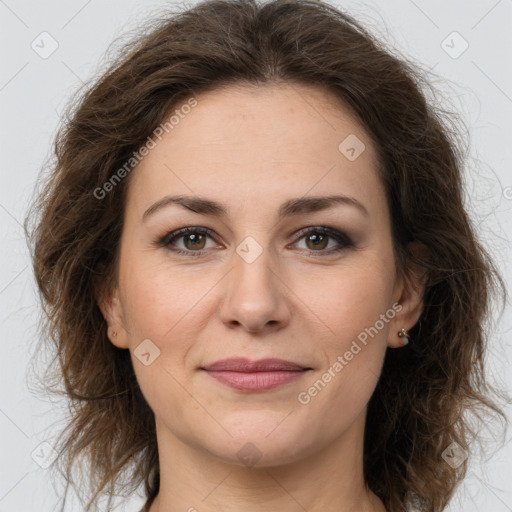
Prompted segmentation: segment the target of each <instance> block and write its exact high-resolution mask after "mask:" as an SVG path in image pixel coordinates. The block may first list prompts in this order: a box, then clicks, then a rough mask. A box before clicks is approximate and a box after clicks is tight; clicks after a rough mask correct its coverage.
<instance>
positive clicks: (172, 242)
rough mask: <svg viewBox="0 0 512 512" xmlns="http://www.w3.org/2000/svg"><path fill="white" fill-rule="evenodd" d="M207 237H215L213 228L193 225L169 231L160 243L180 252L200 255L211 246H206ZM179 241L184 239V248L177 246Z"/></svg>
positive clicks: (188, 254)
mask: <svg viewBox="0 0 512 512" xmlns="http://www.w3.org/2000/svg"><path fill="white" fill-rule="evenodd" d="M207 238H212V239H213V231H212V230H210V229H208V228H203V227H193V226H191V227H186V228H183V229H179V230H178V231H173V232H172V233H169V234H168V235H166V236H164V237H163V238H162V239H161V240H160V241H159V245H160V246H163V247H167V248H169V249H170V250H172V251H174V252H176V253H178V254H186V255H187V256H199V255H201V254H203V251H205V250H206V249H208V248H209V247H206V241H207ZM178 241H182V244H183V245H182V247H184V249H181V248H179V247H177V245H179V244H177V242H178Z"/></svg>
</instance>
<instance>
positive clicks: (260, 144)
mask: <svg viewBox="0 0 512 512" xmlns="http://www.w3.org/2000/svg"><path fill="white" fill-rule="evenodd" d="M194 99H195V101H196V103H195V106H193V107H190V108H186V109H185V108H183V109H182V108H181V106H182V105H185V102H184V103H182V104H181V106H180V105H177V106H175V107H174V108H173V111H172V112H170V113H169V115H168V116H167V118H166V120H168V119H169V118H170V116H171V115H173V114H174V117H173V125H172V129H170V130H168V132H166V133H164V134H163V135H162V137H161V140H158V139H156V138H155V142H156V145H155V146H154V148H153V149H151V151H150V152H149V153H148V154H147V155H146V156H145V157H144V158H143V160H142V161H141V163H140V164H139V165H138V166H137V168H136V169H135V170H134V171H132V172H133V174H134V175H133V176H132V182H131V185H130V187H129V188H130V190H129V194H128V201H129V202H130V204H131V205H132V206H134V207H136V209H137V210H140V209H142V208H144V207H146V208H147V206H148V205H147V202H148V201H150V200H153V201H156V200H158V199H160V198H161V197H162V196H163V195H165V194H170V193H186V194H191V193H192V194H200V195H205V194H206V193H208V195H210V196H211V195H215V197H216V198H217V199H218V200H219V201H221V202H223V203H225V204H230V203H233V202H235V203H236V202H237V203H238V204H239V205H242V204H243V203H244V201H246V200H247V198H248V196H249V195H250V197H251V198H255V197H259V198H266V199H268V200H269V201H271V200H272V198H274V199H275V200H276V201H277V200H279V202H282V201H281V199H282V198H283V197H284V196H286V195H287V196H290V197H300V196H304V195H306V194H308V193H310V194H311V195H326V194H333V193H336V192H338V193H343V194H346V195H351V196H357V197H358V199H360V200H361V201H362V202H365V201H366V202H368V203H370V206H371V203H373V204H374V205H375V206H376V207H379V206H380V207H382V204H381V203H382V200H383V197H384V194H383V189H382V186H381V183H380V180H379V178H378V175H377V157H376V153H375V149H374V146H373V144H372V142H371V140H370V138H369V135H368V134H367V133H366V131H365V130H364V128H363V127H362V125H361V124H360V122H359V121H358V119H357V117H356V116H355V115H354V113H353V112H352V111H351V109H349V108H347V107H344V105H343V104H342V103H341V101H339V100H338V99H337V98H335V97H334V96H332V95H331V94H330V93H329V92H328V91H325V90H323V89H321V88H317V87H312V86H304V85H297V84H294V85H291V84H281V85H272V86H270V85H267V86H245V85H244V86H241V85H232V86H228V87H223V88H221V89H216V90H213V91H209V92H206V93H202V94H200V95H198V96H196V97H195V98H194ZM189 104H190V103H189ZM135 191H136V192H137V193H136V194H135V193H134V192H135Z"/></svg>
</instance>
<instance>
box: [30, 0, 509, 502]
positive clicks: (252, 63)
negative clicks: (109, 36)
mask: <svg viewBox="0 0 512 512" xmlns="http://www.w3.org/2000/svg"><path fill="white" fill-rule="evenodd" d="M279 83H287V84H292V85H293V84H305V85H314V86H316V87H319V88H323V89H325V90H326V91H329V92H331V93H333V94H334V95H335V96H336V97H337V98H339V99H340V101H341V102H342V103H343V104H344V105H346V106H347V107H348V108H351V109H352V110H353V111H354V112H355V113H356V114H357V117H358V119H359V121H360V122H361V123H362V125H363V126H364V128H365V129H366V131H367V133H368V134H369V136H370V137H371V139H372V141H373V144H374V145H375V148H376V149H377V153H378V156H379V169H378V172H379V173H380V176H381V178H382V181H383V183H384V185H385V189H386V194H387V201H388V205H389V209H390V212H391V218H392V236H393V244H394V251H395V255H396V262H397V267H398V268H399V270H400V271H401V272H404V273H407V272H408V270H407V269H409V268H410V267H409V266H408V265H406V263H407V262H408V261H409V262H412V263H413V264H416V265H419V266H420V267H421V268H422V269H423V271H424V273H425V274H424V275H425V279H426V284H425V292H424V311H423V313H422V315H421V318H420V322H418V324H417V325H416V326H414V327H413V328H412V330H411V339H412V341H411V343H409V345H408V346H406V347H405V348H402V349H400V350H388V351H387V354H386V357H385V361H384V367H383V370H382V375H381V377H380V380H379V382H378V384H377V387H376V389H375V392H374V394H373V395H372V397H371V400H370V403H369V406H368V415H367V424H366V430H365V444H364V476H365V479H366V483H367V485H368V487H369V488H370V489H371V490H372V491H373V492H374V493H375V494H376V495H377V496H379V497H380V498H381V500H382V501H383V503H384V505H385V507H386V509H387V510H388V511H389V512H403V511H406V510H407V509H408V507H410V506H414V507H415V508H416V509H417V510H418V511H422V512H427V511H429V512H437V511H441V510H443V509H444V508H445V506H446V505H447V503H448V501H449V499H450V498H451V497H452V495H453V493H454V491H455V488H456V486H457V485H458V483H459V482H461V481H462V479H463V478H464V476H465V474H466V470H467V463H468V461H467V460H466V461H464V463H463V464H462V465H460V466H459V467H458V468H456V469H453V468H452V467H451V466H450V465H449V464H447V463H445V462H444V460H443V458H442V453H443V451H444V450H445V449H446V448H447V447H448V446H449V445H450V444H451V443H452V442H456V443H458V444H459V445H460V446H461V447H462V448H463V449H465V450H468V451H469V444H470V443H471V442H472V441H473V439H475V438H478V435H477V434H478V430H477V428H476V427H475V426H474V425H473V424H472V423H471V421H470V419H471V418H470V417H468V413H475V415H476V416H477V417H478V418H480V419H488V416H490V415H493V416H494V413H496V414H497V415H498V417H501V418H502V419H503V420H504V421H505V423H507V419H506V417H505V415H504V413H503V412H502V410H501V408H500V406H499V405H498V400H497V395H498V394H499V392H498V391H496V389H495V388H494V387H492V386H490V385H489V383H488V381H487V375H486V371H485V366H484V358H485V355H486V345H487V343H488V328H489V327H490V324H488V323H487V321H488V320H489V318H490V316H491V312H492V302H493V299H494V298H496V297H501V298H503V297H505V296H506V291H505V286H504V283H503V280H502V278H501V277H500V275H499V272H498V271H497V269H496V267H495V265H494V264H493V261H492V258H491V256H490V254H489V253H488V252H487V251H486V250H485V249H484V247H483V246H482V245H481V244H480V242H479V241H478V239H477V234H476V229H475V227H474V226H473V223H472V221H471V219H470V217H469V215H468V213H467V211H466V210H465V208H464V205H463V193H464V189H463V181H462V169H463V168H464V165H465V164H464V160H465V158H466V152H467V147H466V140H465V138H464V136H463V132H464V125H463V123H461V122H460V120H459V119H458V116H456V115H455V114H454V113H453V112H446V111H444V110H442V109H441V108H440V107H439V105H436V102H435V101H434V100H433V99H431V100H430V101H429V100H428V99H427V98H428V95H429V91H430V93H433V91H434V89H433V87H432V84H431V83H430V82H429V80H428V79H427V78H426V72H425V71H424V70H423V71H422V70H421V68H420V66H419V65H418V64H413V63H412V62H411V61H410V60H407V59H406V58H405V57H397V56H395V55H393V51H392V50H390V49H387V48H386V47H385V46H384V45H383V44H382V43H381V42H379V41H378V40H377V39H376V38H375V37H374V36H372V35H371V34H370V33H369V32H368V31H367V30H366V29H365V28H363V26H362V25H361V24H360V23H359V22H357V21H356V20H354V19H353V18H352V17H351V16H349V15H348V14H346V13H344V12H342V11H340V10H338V9H337V8H335V7H333V6H331V5H328V4H326V3H323V2H319V1H313V0H275V1H270V2H267V3H263V4H260V3H257V2H256V1H255V0H210V1H206V2H202V3H199V4H197V5H195V6H194V7H192V8H190V9H188V10H181V11H180V10H178V11H174V12H173V11H172V10H169V11H165V12H164V13H160V14H159V16H158V18H155V19H153V21H152V23H151V24H147V23H146V24H145V25H144V29H143V31H142V32H141V33H138V34H137V36H136V37H135V38H132V39H131V40H130V42H129V43H123V45H122V52H119V54H118V55H117V56H116V58H115V61H114V64H111V65H110V66H109V67H108V69H106V71H103V72H101V74H100V76H99V77H96V78H95V79H94V80H93V81H92V83H90V84H88V85H87V86H86V88H85V89H84V90H83V91H82V93H81V95H80V96H78V97H76V98H74V99H73V100H72V103H70V106H69V108H68V112H67V115H66V117H65V119H64V120H63V124H62V126H61V128H60V130H59V132H58V134H57V136H56V138H55V145H54V154H53V155H52V157H51V159H50V161H49V162H47V163H46V164H45V168H46V170H47V173H46V175H45V176H42V177H41V178H40V182H41V183H42V184H43V185H42V189H41V190H39V191H38V193H37V197H36V199H35V200H34V201H33V204H32V206H31V209H30V210H29V214H28V215H27V218H26V225H25V229H26V233H27V237H28V240H29V244H30V247H31V250H32V257H33V268H34V272H35V277H36V281H37V285H38V288H39V290H40V295H41V301H42V307H43V315H42V319H43V325H42V329H43V331H44V333H43V334H44V335H43V336H42V337H41V341H42V342H44V343H45V344H46V345H47V346H49V347H50V348H51V350H52V351H53V354H54V359H53V363H56V364H53V363H52V364H51V365H50V367H49V368H48V370H47V373H46V375H45V377H44V379H45V385H46V386H47V388H48V389H50V388H51V389H52V391H53V392H60V393H61V394H64V395H65V396H66V397H68V398H69V403H70V411H71V415H70V419H69V421H68V423H67V424H66V428H65V429H64V430H63V432H62V436H61V439H60V440H61V442H60V445H59V447H58V452H59V458H58V459H57V462H56V464H57V463H58V464H61V465H62V469H60V471H62V472H63V473H64V474H65V475H66V479H67V482H68V484H67V486H66V495H67V491H68V488H69V485H70V481H72V476H71V475H72V470H73V469H74V468H75V467H76V466H77V465H78V463H79V462H83V463H84V464H86V468H87V469H86V471H85V472H84V474H87V475H89V476H90V478H89V482H88V484H87V485H86V484H84V483H82V486H80V485H79V486H78V487H80V488H81V487H84V486H85V488H86V491H85V492H86V493H87V494H86V495H87V496H88V498H90V499H89V502H88V504H87V510H90V506H91V505H92V504H93V503H95V502H96V501H97V500H98V499H99V498H100V497H101V496H106V495H107V493H109V494H108V495H109V496H110V497H109V502H108V506H110V505H111V501H110V499H111V497H112V496H114V495H115V494H116V492H118V491H119V490H120V489H122V490H124V491H125V492H128V493H129V492H133V491H134V490H136V489H138V488H139V486H141V485H142V484H143V486H144V490H145V495H146V496H145V497H146V499H147V501H146V505H145V507H144V511H147V510H149V507H150V505H151V504H152V503H153V501H154V499H155V497H156V495H157V494H158V492H159V460H158V451H157V441H156V434H155V422H154V415H153V412H152V411H151V409H150V407H149V406H148V404H147V403H146V401H145V399H144V397H143V395H142V393H141V391H140V389H139V386H138V383H137V380H136V377H135V374H134V370H133V367H132V363H131V359H130V354H129V351H127V350H120V349H117V348H116V347H115V346H114V345H113V344H112V343H111V342H110V341H109V340H108V338H107V329H106V322H105V320H104V318H103V316H102V314H101V312H100V309H99V307H98V297H99V294H100V293H101V291H100V290H101V287H102V284H104V283H111V282H113V281H114V280H115V275H116V264H117V258H118V249H119V240H120V235H121V231H122V227H123V213H124V212H123V211H124V202H125V197H126V191H127V187H128V186H129V184H130V181H131V180H130V176H131V173H128V175H127V176H126V177H125V178H124V179H121V180H117V181H116V182H115V186H112V187H111V190H109V191H108V193H105V194H104V195H105V197H104V198H103V199H98V197H96V196H97V195H98V194H96V195H95V193H94V191H95V190H96V191H97V190H98V188H99V187H103V185H104V184H105V183H106V182H108V181H109V180H112V176H113V175H114V174H115V173H116V172H117V171H118V170H119V169H120V168H122V167H123V165H125V163H126V162H127V161H129V159H130V158H131V157H132V155H133V153H134V152H136V151H138V149H139V148H141V146H142V145H143V144H144V143H145V142H146V140H147V137H148V136H150V135H151V134H152V132H153V131H154V130H155V129H156V128H157V126H159V125H160V123H162V122H164V121H165V120H166V119H167V116H168V115H169V113H170V112H171V111H172V109H173V108H174V107H176V106H177V105H179V104H181V103H182V102H183V101H186V100H187V98H191V97H195V96H197V95H198V94H199V93H201V92H202V91H211V90H214V89H215V88H217V87H221V86H224V85H231V84H237V85H244V84H247V85H248V84H250V85H257V86H265V85H266V84H279ZM434 92H435V91H434ZM434 97H435V95H434V96H432V98H434ZM340 142H341V141H340ZM134 172H137V171H136V169H135V171H134ZM111 183H112V182H111ZM103 190H105V189H103ZM410 242H417V243H418V244H421V245H422V246H424V247H425V248H426V249H427V253H426V254H428V257H419V256H417V255H414V254H412V253H411V251H410V250H408V249H409V248H410V247H411V246H409V245H408V244H409V243H410ZM499 292H501V294H500V293H499ZM46 345H45V346H46ZM62 384H64V388H63V389H61V387H62ZM477 411H479V412H477ZM73 486H74V488H75V490H76V488H77V485H76V484H75V483H73ZM64 502H65V500H64ZM63 507H64V505H63ZM109 510H110V509H109Z"/></svg>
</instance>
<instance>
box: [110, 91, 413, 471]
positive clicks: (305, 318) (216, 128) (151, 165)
mask: <svg viewBox="0 0 512 512" xmlns="http://www.w3.org/2000/svg"><path fill="white" fill-rule="evenodd" d="M196 100H197V105H196V106H194V107H191V108H190V109H188V108H187V109H183V110H181V111H180V112H181V115H180V116H179V122H178V123H176V122H174V123H173V125H174V127H173V128H172V130H170V131H169V132H168V133H165V132H164V135H163V136H162V137H161V140H158V139H157V138H156V137H154V139H155V141H156V145H155V146H154V147H153V149H151V150H150V151H149V154H147V156H146V157H145V158H144V159H143V160H142V162H141V163H140V164H139V166H138V167H137V168H136V169H135V170H134V171H132V172H133V175H132V176H131V182H130V185H129V190H128V195H127V201H126V209H125V223H124V227H123V233H122V239H121V251H120V260H119V272H118V282H117V288H116V289H114V290H113V291H112V294H111V295H110V299H113V300H109V301H107V302H105V303H102V310H103V311H104V313H105V316H106V318H107V320H108V323H109V326H110V329H109V336H110V338H111V341H112V342H113V343H114V344H115V345H116V346H118V347H122V348H129V349H130V351H131V354H132V360H133V365H134V368H135V372H136V376H137V380H138V382H139V385H140V387H141V389H142V392H143V394H144V396H145V398H146V400H147V401H148V403H149V405H150V406H151V408H152V410H153V411H154V413H155V417H156V422H157V429H158V432H159V436H161V439H164V438H165V439H167V440H168V441H169V443H170V442H171V441H172V442H174V443H176V442H179V443H182V445H185V446H188V447H191V448H192V447H193V448H195V449H199V450H201V452H202V453H209V454H210V455H214V456H215V457H218V458H220V459H222V460H224V461H228V462H232V463H234V464H240V465H241V464H244V463H245V462H244V461H245V460H246V459H243V457H242V456H241V455H249V456H252V455H254V457H256V458H257V459H260V458H261V460H259V461H258V464H259V465H264V464H267V465H269V466H272V465H277V464H281V463H284V462H291V461H295V460H298V459H300V458H301V457H305V456H306V455H308V454H309V455H311V454H314V453H317V452H319V451H320V450H322V449H326V448H327V447H329V446H330V445H332V443H333V442H334V441H335V440H336V439H339V438H340V437H342V436H343V435H345V436H349V435H355V434H354V433H353V431H354V428H356V426H357V431H358V432H359V434H360V433H361V431H362V427H363V426H364V418H365V413H366V406H367V403H368V401H369V399H370V397H371V395H372V392H373V390H374V388H375V386H376V383H377V380H378V377H379V375H380V372H381V366H382V363H383V359H384V355H385V351H386V347H387V346H390V347H399V346H400V345H401V339H400V338H399V337H398V336H397V331H398V330H400V329H401V328H402V327H406V328H408V327H410V326H411V325H413V324H414V323H415V322H416V319H417V316H418V315H419V311H417V301H416V302H415V299H414V296H413V295H412V294H411V292H410V291H409V290H408V288H407V285H406V283H404V282H403V281H402V280H401V279H399V278H398V277H397V275H396V273H395V261H394V257H393V250H392V240H391V228H390V216H389V211H388V206H387V204H386V199H385V191H384V188H383V186H382V184H381V182H380V180H379V178H378V175H377V160H376V153H375V150H374V147H373V146H372V143H371V142H370V139H369V136H368V134H367V133H366V132H365V131H364V130H363V128H362V127H361V126H360V124H359V123H358V122H357V120H356V119H355V118H354V117H352V115H351V114H350V113H349V112H348V111H346V110H345V109H343V108H342V107H340V106H339V105H337V104H336V103H334V100H333V99H332V98H331V97H330V96H329V95H328V94H327V93H326V92H324V91H323V90H321V89H316V88H310V87H306V86H298V85H294V86H291V85H286V86H266V87H260V88H249V87H246V88H243V87H230V88H226V89H223V90H217V91H213V92H209V93H206V94H202V95H200V96H198V97H197V98H196ZM177 108H178V107H177ZM178 110H179V108H178ZM183 112H187V113H186V114H184V113H183ZM175 196H182V197H186V199H184V200H183V203H184V204H178V203H177V202H172V201H171V200H170V199H169V198H171V197H175ZM334 196H338V199H336V200H335V199H332V200H331V201H327V200H325V199H324V198H327V197H334ZM165 198H167V199H169V200H167V199H165ZM313 198H318V199H317V200H313ZM202 201H208V204H207V205H206V206H205V205H204V204H203V203H202ZM185 203H187V204H189V207H187V206H185ZM210 203H215V205H216V206H215V207H212V205H211V204H210ZM155 205H156V206H155ZM221 211H222V213H220V212H221ZM183 228H192V229H191V232H189V233H185V234H183V233H181V234H179V233H178V234H176V232H177V231H178V230H181V229H183ZM205 230H208V232H207V233H206V232H205ZM173 233H174V234H176V236H175V237H174V238H172V234H173ZM170 235H171V236H170ZM398 302H400V305H397V303H398ZM112 331H116V332H117V335H116V336H115V337H114V336H113V335H112ZM231 358H246V359H248V360H250V361H256V360H261V359H270V358H272V359H274V358H278V359H282V360H286V361H290V362H292V363H295V364H297V365H299V366H300V367H301V368H305V369H302V370H300V371H293V372H292V371H287V370H283V369H282V368H281V371H277V368H278V367H273V368H270V369H269V368H267V371H266V372H260V373H259V374H257V373H255V372H249V373H238V372H233V371H227V370H226V371H223V372H217V373H215V372H213V371H207V370H205V369H204V368H206V367H208V366H209V365H212V364H213V363H215V362H217V361H220V360H225V359H231ZM246 370H247V368H246ZM288 370H289V369H288ZM272 383H273V387H272ZM247 443H252V445H247ZM253 445H254V446H253ZM241 450H242V451H241ZM251 451H252V452H251Z"/></svg>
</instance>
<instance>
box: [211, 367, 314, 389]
mask: <svg viewBox="0 0 512 512" xmlns="http://www.w3.org/2000/svg"><path fill="white" fill-rule="evenodd" d="M206 372H207V373H208V374H209V375H210V376H211V377H213V378H214V379H217V380H218V381H219V382H221V383H222V384H226V385H227V386H230V387H232V388H235V389H238V390H240V391H266V390H267V389H273V388H277V387H279V386H282V385H284V384H287V383H289V382H293V381H294V380H297V379H300V378H301V377H302V376H303V375H304V374H305V373H306V370H299V371H271V372H250V373H249V372H232V371H208V370H207V371H206Z"/></svg>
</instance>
